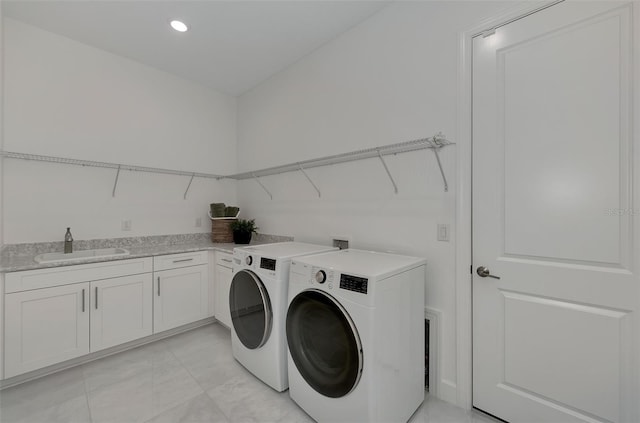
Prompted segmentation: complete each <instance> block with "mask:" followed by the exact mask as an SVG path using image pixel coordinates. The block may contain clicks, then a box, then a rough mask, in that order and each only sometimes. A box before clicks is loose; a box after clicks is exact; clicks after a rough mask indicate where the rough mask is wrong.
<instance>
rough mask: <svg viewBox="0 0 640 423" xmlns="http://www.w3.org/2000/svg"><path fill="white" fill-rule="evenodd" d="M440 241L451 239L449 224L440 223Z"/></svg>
mask: <svg viewBox="0 0 640 423" xmlns="http://www.w3.org/2000/svg"><path fill="white" fill-rule="evenodd" d="M438 241H447V242H448V241H449V225H447V224H444V223H438Z"/></svg>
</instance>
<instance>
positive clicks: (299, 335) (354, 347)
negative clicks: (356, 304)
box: [287, 289, 363, 398]
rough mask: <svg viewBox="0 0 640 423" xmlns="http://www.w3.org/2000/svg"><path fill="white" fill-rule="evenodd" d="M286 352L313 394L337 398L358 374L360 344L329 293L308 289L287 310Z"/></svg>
mask: <svg viewBox="0 0 640 423" xmlns="http://www.w3.org/2000/svg"><path fill="white" fill-rule="evenodd" d="M287 343H288V344H289V353H290V354H291V358H292V359H293V362H294V363H295V365H296V368H297V369H298V371H299V372H300V375H301V376H302V377H303V378H304V380H305V381H306V382H307V383H308V384H309V386H311V387H312V388H313V389H315V390H316V391H317V392H319V393H321V394H322V395H324V396H327V397H330V398H339V397H342V396H345V395H347V394H348V393H349V392H351V391H352V390H353V389H354V388H355V387H356V386H357V385H358V382H359V381H360V376H361V375H362V361H363V360H362V344H361V342H360V336H359V335H358V332H357V330H356V327H355V325H354V324H353V321H352V320H351V317H350V316H349V314H348V313H347V311H346V310H345V309H344V307H343V306H342V305H341V304H340V303H339V302H338V301H337V300H336V299H335V298H333V297H332V296H330V295H329V294H327V293H325V292H322V291H319V290H315V289H309V290H306V291H302V292H301V293H299V294H298V295H296V296H295V297H294V298H293V300H291V303H290V304H289V310H288V311H287Z"/></svg>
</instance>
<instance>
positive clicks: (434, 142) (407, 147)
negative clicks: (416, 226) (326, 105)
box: [225, 134, 454, 198]
mask: <svg viewBox="0 0 640 423" xmlns="http://www.w3.org/2000/svg"><path fill="white" fill-rule="evenodd" d="M451 144H454V143H452V142H450V141H448V140H447V139H446V138H445V137H444V136H443V135H442V134H436V135H434V136H433V137H431V138H421V139H418V140H414V141H407V142H401V143H397V144H390V145H385V146H382V147H373V148H367V149H363V150H356V151H351V152H349V153H342V154H336V155H333V156H326V157H321V158H318V159H311V160H304V161H300V162H295V163H289V164H285V165H280V166H274V167H269V168H265V169H260V170H254V171H251V172H242V173H236V174H234V175H228V176H225V178H230V179H251V178H253V179H255V180H256V182H258V183H259V184H260V186H261V187H262V189H264V190H265V191H266V192H267V194H269V196H270V197H271V198H273V196H272V195H271V193H270V192H269V190H268V189H267V188H266V187H265V186H264V185H263V184H262V182H260V180H259V179H258V178H260V177H263V176H269V175H278V174H280V173H285V172H297V171H300V172H302V173H303V174H304V176H305V177H306V178H307V179H308V180H309V182H310V183H311V184H312V185H313V187H314V188H315V190H316V191H317V193H318V196H320V195H321V194H320V190H319V189H318V187H317V186H316V184H314V183H313V181H312V180H311V178H310V177H309V175H308V174H307V173H306V172H305V169H310V168H312V167H320V166H329V165H333V164H337V163H346V162H353V161H356V160H363V159H370V158H375V157H378V158H379V159H380V161H381V162H382V165H383V166H384V169H385V171H386V173H387V176H389V179H390V180H391V183H392V184H393V187H394V191H395V192H396V193H397V192H398V186H397V185H396V182H395V180H394V179H393V176H392V174H391V172H390V171H389V168H388V167H387V164H386V162H385V161H384V156H388V155H390V154H398V153H407V152H410V151H417V150H425V149H429V150H432V151H433V152H434V154H435V156H436V160H437V163H438V167H439V169H440V174H441V175H442V180H443V183H444V190H445V191H448V190H449V185H448V184H447V178H446V176H445V173H444V169H443V168H442V163H441V162H440V156H439V155H438V151H439V150H440V149H441V148H442V147H445V146H447V145H451Z"/></svg>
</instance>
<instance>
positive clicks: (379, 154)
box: [378, 150, 398, 194]
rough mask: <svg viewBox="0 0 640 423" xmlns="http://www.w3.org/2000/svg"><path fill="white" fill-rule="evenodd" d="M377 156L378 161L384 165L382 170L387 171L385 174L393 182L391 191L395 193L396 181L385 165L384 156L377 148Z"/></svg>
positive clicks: (396, 189) (396, 191)
mask: <svg viewBox="0 0 640 423" xmlns="http://www.w3.org/2000/svg"><path fill="white" fill-rule="evenodd" d="M378 157H379V158H380V161H381V162H382V166H384V170H386V171H387V175H388V176H389V179H390V180H391V183H392V184H393V191H394V192H395V193H396V194H397V193H398V185H396V181H394V180H393V175H391V172H390V171H389V167H387V162H385V161H384V157H382V153H380V150H378Z"/></svg>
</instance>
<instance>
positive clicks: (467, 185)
mask: <svg viewBox="0 0 640 423" xmlns="http://www.w3.org/2000/svg"><path fill="white" fill-rule="evenodd" d="M561 1H563V0H554V1H549V2H547V3H545V4H543V5H540V3H537V2H536V3H535V4H533V5H532V4H526V3H519V4H517V5H515V6H510V7H508V8H506V9H505V10H504V11H503V12H501V13H498V14H497V15H495V16H493V17H491V18H488V19H485V20H483V21H480V22H478V23H477V24H475V25H474V26H472V27H470V28H468V29H466V30H464V31H462V32H461V33H460V35H459V37H458V39H459V52H460V54H459V56H458V92H457V98H458V107H457V118H458V125H457V152H458V154H457V167H458V186H457V198H456V222H457V223H456V226H457V228H456V285H455V287H456V392H457V398H456V404H457V405H458V406H459V407H462V408H465V409H470V408H471V407H472V394H471V393H472V359H473V357H472V335H473V334H472V325H471V319H472V318H471V302H472V298H471V281H472V280H471V264H472V257H471V251H472V244H471V241H472V239H471V229H472V228H471V194H472V191H471V189H472V181H471V166H472V159H471V157H472V145H471V131H472V126H471V124H472V121H471V110H472V103H471V100H472V84H471V81H472V77H473V69H472V64H473V63H472V60H471V58H472V54H473V38H474V37H476V36H478V35H480V34H482V33H483V32H485V31H487V30H490V29H495V28H497V27H500V26H504V25H506V24H508V23H511V22H513V21H515V20H518V19H520V18H523V17H525V16H528V15H530V14H532V13H535V12H537V11H539V10H542V9H546V8H547V7H550V6H553V5H554V4H557V3H560V2H561ZM635 9H636V10H635V11H634V14H635V15H638V9H640V8H635ZM636 56H637V55H636ZM635 61H636V63H634V69H638V68H637V66H638V61H639V60H638V57H636V58H635ZM638 97H639V96H638V90H636V96H635V98H634V99H635V100H636V101H638ZM636 104H640V103H636ZM638 132H639V131H638V128H637V127H636V128H635V129H634V133H635V135H636V138H637V134H638Z"/></svg>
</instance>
